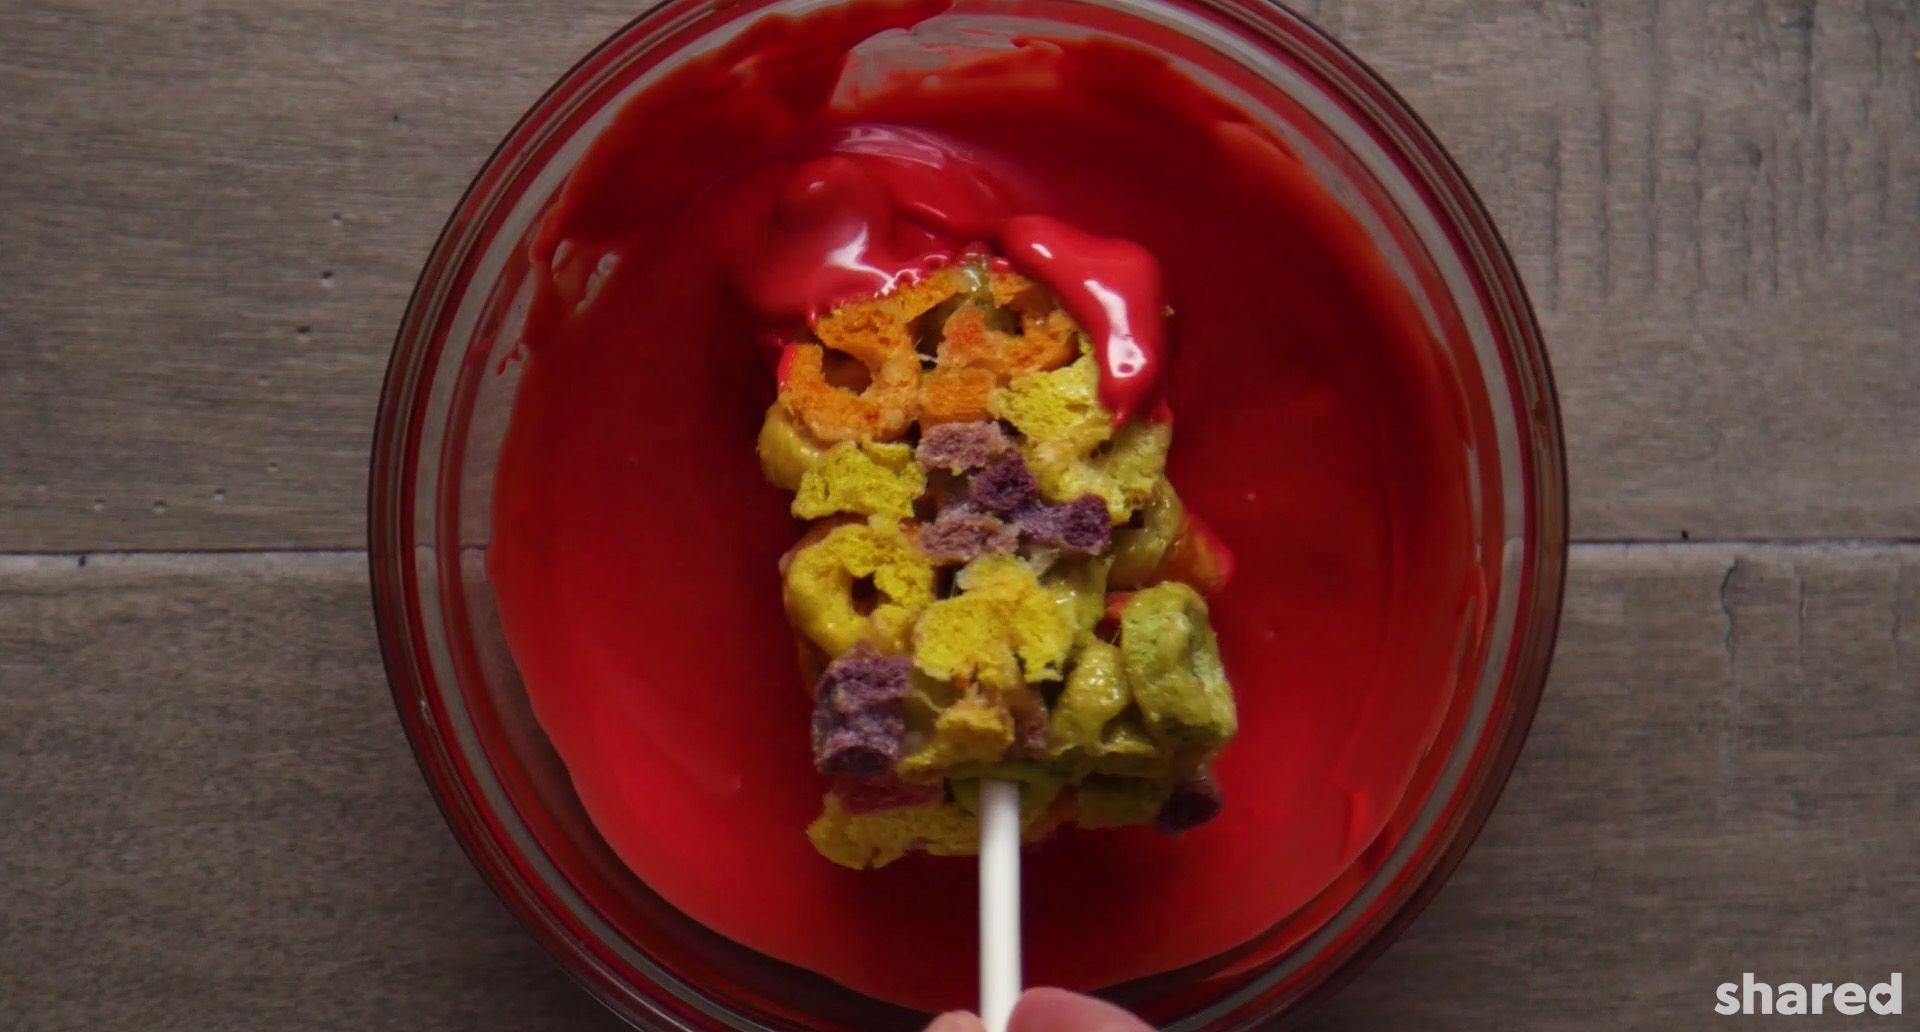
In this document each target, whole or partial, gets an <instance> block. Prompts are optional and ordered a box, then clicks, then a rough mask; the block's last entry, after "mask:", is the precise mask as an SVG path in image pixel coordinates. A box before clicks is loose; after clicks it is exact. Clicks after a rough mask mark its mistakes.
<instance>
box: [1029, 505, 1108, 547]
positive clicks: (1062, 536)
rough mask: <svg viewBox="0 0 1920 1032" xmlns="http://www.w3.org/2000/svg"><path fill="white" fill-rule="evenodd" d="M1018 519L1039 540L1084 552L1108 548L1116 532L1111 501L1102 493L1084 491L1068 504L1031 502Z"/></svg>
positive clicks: (1050, 545)
mask: <svg viewBox="0 0 1920 1032" xmlns="http://www.w3.org/2000/svg"><path fill="white" fill-rule="evenodd" d="M1016 519H1017V520H1018V521H1019V523H1020V529H1021V530H1022V531H1025V532H1026V535H1027V537H1028V538H1029V539H1030V540H1031V541H1033V542H1034V543H1035V544H1038V545H1041V546H1044V547H1047V548H1057V549H1060V550H1061V551H1063V552H1075V553H1078V554H1080V555H1097V554H1099V553H1100V552H1103V551H1105V550H1106V547H1107V543H1108V542H1109V541H1110V540H1111V539H1112V535H1113V527H1112V525H1111V523H1109V522H1108V519H1107V503H1106V502H1105V501H1104V500H1102V499H1101V498H1100V496H1099V495H1091V494H1089V495H1081V496H1080V497H1078V498H1076V499H1074V500H1073V501H1071V502H1068V503H1066V504H1065V505H1035V506H1030V507H1028V508H1026V509H1022V510H1021V511H1020V513H1019V514H1018V516H1017V517H1016Z"/></svg>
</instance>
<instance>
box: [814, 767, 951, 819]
mask: <svg viewBox="0 0 1920 1032" xmlns="http://www.w3.org/2000/svg"><path fill="white" fill-rule="evenodd" d="M833 794H834V795H836V796H839V797H840V806H841V808H842V809H844V810H846V811H847V812H848V813H851V814H862V813H882V812H884V811H887V810H901V809H905V808H907V807H911V806H931V805H933V804H934V803H937V802H939V801H940V799H941V797H942V796H943V794H944V793H943V792H942V790H941V787H940V785H939V783H938V782H936V783H934V784H931V785H916V784H913V783H912V782H909V781H902V780H900V779H899V778H897V777H894V776H893V775H892V774H891V773H888V774H886V775H883V776H881V777H868V778H860V777H838V778H835V779H834V782H833Z"/></svg>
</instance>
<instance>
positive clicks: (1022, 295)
mask: <svg viewBox="0 0 1920 1032" xmlns="http://www.w3.org/2000/svg"><path fill="white" fill-rule="evenodd" d="M987 292H988V293H989V294H991V295H993V303H994V304H996V305H999V306H1000V307H1002V308H1011V309H1013V310H1014V311H1016V312H1019V313H1021V314H1022V315H1025V314H1028V313H1034V314H1039V313H1041V312H1045V311H1046V310H1047V309H1048V308H1051V307H1052V302H1051V300H1050V299H1049V298H1048V297H1047V292H1046V290H1045V289H1044V288H1042V287H1041V286H1040V284H1038V283H1035V282H1034V281H1032V280H1030V279H1028V278H1026V277H1025V276H1022V275H1020V274H1019V273H1017V272H993V273H988V274H987Z"/></svg>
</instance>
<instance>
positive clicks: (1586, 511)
mask: <svg viewBox="0 0 1920 1032" xmlns="http://www.w3.org/2000/svg"><path fill="white" fill-rule="evenodd" d="M1303 6H1304V7H1305V8H1306V9H1307V11H1308V13H1310V14H1311V15H1313V16H1315V17H1317V18H1318V19H1319V20H1320V21H1321V23H1322V24H1324V25H1326V26H1327V27H1328V28H1329V29H1331V30H1333V31H1334V32H1335V33H1337V34H1338V35H1340V36H1341V37H1342V38H1343V39H1344V40H1346V41H1347V42H1348V43H1349V44H1351V45H1352V46H1353V47H1354V48H1355V49H1356V50H1358V51H1359V53H1360V54H1361V55H1362V56H1364V57H1365V58H1366V59H1367V60H1369V61H1371V62H1373V63H1374V64H1375V65H1376V66H1377V67H1379V68H1380V69H1381V70H1382V71H1383V72H1385V73H1386V74H1387V75H1388V77H1389V78H1391V79H1392V80H1393V81H1394V82H1395V83H1396V84H1397V85H1398V86H1399V88H1400V89H1401V90H1402V91H1403V92H1404V93H1405V94H1406V95H1407V96H1408V97H1409V98H1410V99H1411V101H1412V102H1413V104H1414V106H1415V107H1416V108H1417V109H1418V110H1419V111H1420V112H1421V113H1422V114H1423V115H1425V116H1426V117H1427V118H1428V119H1429V120H1430V121H1431V123H1432V124H1433V126H1434V127H1435V129H1436V130H1437V131H1438V133H1439V135H1440V136H1441V138H1442V139H1444V140H1445V141H1446V142H1447V143H1448V145H1449V146H1450V147H1451V148H1452V149H1453V152H1454V154H1455V155H1456V156H1457V157H1458V158H1459V159H1460V161H1461V162H1462V163H1463V164H1464V165H1465V167H1466V168H1467V171H1468V172H1469V174H1470V175H1471V177H1472V179H1473V181H1474V182H1475V183H1476V184H1477V186H1478V187H1479V189H1480V191H1481V193H1482V194H1483V196H1485V198H1486V199H1487V201H1488V203H1489V204H1490V205H1491V206H1492V208H1493V210H1494V212H1495V213H1496V215H1497V216H1498V218H1499V222H1500V224H1501V226H1502V228H1503V230H1504V231H1505V233H1506V234H1507V239H1508V241H1509V243H1510V244H1511V245H1512V246H1513V248H1514V250H1515V252H1516V254H1517V256H1518V260H1519V264H1520V267H1521V269H1522V271H1523V272H1524V273H1525V275H1526V277H1527V280H1528V282H1529V284H1530V285H1531V287H1532V289H1533V291H1534V295H1535V297H1536V298H1537V301H1538V305H1539V309H1540V315H1541V317H1542V319H1543V320H1544V322H1545V325H1546V329H1547V333H1548V337H1549V339H1550V341H1551V342H1552V347H1553V358H1554V362H1555V367H1556V371H1557V373H1558V376H1559V383H1560V390H1561V396H1562V400H1563V402H1564V405H1565V410H1566V427H1567V437H1568V442H1569V448H1570V451H1571V461H1572V476H1573V484H1574V494H1573V527H1574V532H1575V535H1576V537H1577V539H1578V542H1579V543H1578V544H1576V545H1575V546H1574V549H1573V561H1572V576H1571V581H1570V584H1569V589H1568V594H1567V609H1566V620H1565V630H1564V633H1563V636H1562V640H1561V644H1560V650H1559V657H1558V660H1557V662H1556V665H1555V671H1554V676H1553V681H1552V684H1551V686H1550V689H1549V691H1548V695H1547V698H1546V702H1545V704H1544V705H1543V706H1542V708H1541V711H1540V718H1539V722H1538V724H1537V726H1536V730H1535V732H1534V735H1533V738H1532V741H1531V744H1530V745H1529V746H1528V748H1527V751H1526V754H1525V756H1524V758H1523V759H1522V760H1521V763H1520V766H1519V769H1518V771H1517V773H1516V775H1515V777H1514V780H1513V783H1512V786H1511V787H1510V789H1509V790H1508V792H1507V795H1506V798H1505V800H1504V801H1503V802H1502V804H1501V806H1500V808H1499V810H1498V811H1497V812H1496V814H1495V815H1494V818H1493V820H1492V822H1491V824H1490V825H1489V826H1488V828H1487V831H1486V834H1485V836H1484V837H1483V838H1482V840H1481V841H1480V843H1479V845H1478V846H1477V847H1476V848H1475V850H1474V851H1473V853H1472V854H1471V855H1470V856H1469V858H1468V859H1467V861H1466V864H1465V866H1464V867H1463V868H1462V869H1461V870H1460V873H1459V875H1458V876H1457V877H1456V878H1455V879H1454V880H1453V882H1452V884H1451V885H1450V886H1449V887H1448V888H1447V889H1446V890H1445V891H1444V892H1443V893H1442V894H1441V895H1440V897H1439V899H1438V901H1437V902H1436V903H1435V904H1434V905H1433V907H1432V908H1431V909H1430V910H1429V912H1428V913H1427V914H1426V915H1425V916H1424V917H1423V918H1421V919H1420V921H1419V922H1418V923H1417V924H1416V925H1415V926H1414V928H1413V929H1412V931H1411V933H1410V934H1409V935H1408V936H1407V937H1406V938H1405V939H1404V940H1403V941H1402V942H1401V943H1400V944H1399V945H1398V946H1396V947H1395V948H1394V949H1393V950H1391V951H1390V952H1389V953H1388V954H1387V955H1386V957H1385V958H1384V959H1383V960H1381V962H1380V963H1378V964H1377V965H1375V966H1374V967H1373V969H1372V970H1371V971H1369V972H1368V973H1367V974H1366V975H1365V976H1363V977H1362V978H1361V979H1360V981H1359V982H1358V983H1357V984H1355V985H1354V986H1353V987H1352V988H1351V989H1349V990H1348V991H1347V992H1346V993H1345V994H1344V995H1342V996H1341V997H1340V998H1339V999H1338V1000H1337V1001H1336V1002H1334V1003H1333V1005H1332V1006H1331V1007H1330V1008H1329V1009H1328V1010H1327V1011H1325V1012H1324V1014H1323V1015H1322V1016H1321V1017H1320V1018H1318V1019H1317V1022H1316V1024H1315V1025H1314V1027H1315V1028H1317V1029H1322V1030H1332V1029H1439V1030H1444V1029H1480V1028H1496V1029H1513V1028H1550V1029H1615V1028H1628V1027H1633V1028H1681V1027H1693V1026H1696V1025H1700V1024H1704V1023H1705V1022H1707V1021H1710V1020H1713V1019H1711V1018H1709V1017H1708V1015H1710V1014H1711V1007H1712V1003H1713V991H1714V987H1715V986H1716V985H1717V984H1719V983H1720V982H1722V981H1725V980H1728V979H1737V978H1738V977H1739V975H1740V973H1741V972H1743V971H1753V972H1756V973H1757V974H1758V975H1759V976H1760V977H1762V978H1765V979H1768V980H1771V981H1776V982H1778V981H1789V980H1793V981H1808V982H1810V981H1815V980H1820V981H1863V982H1870V981H1875V980H1878V979H1880V978H1884V977H1885V975H1886V974H1887V973H1888V972H1889V971H1893V970H1901V971H1904V972H1905V974H1906V980H1907V982H1908V997H1909V999H1908V1001H1907V1008H1908V1011H1909V1013H1913V1012H1914V1011H1916V1010H1920V999H1914V998H1913V997H1915V996H1916V995H1917V994H1920V987H1917V986H1915V985H1914V984H1913V983H1914V982H1915V981H1916V980H1920V862H1917V861H1920V692H1916V690H1915V689H1916V686H1917V685H1920V539H1916V535H1920V339H1916V327H1920V131H1917V129H1920V56H1917V55H1916V48H1920V4H1916V3H1914V2H1913V0H1822V2H1815V0H1671V2H1668V3H1665V4H1661V3H1658V2H1655V0H1395V2H1389V0H1371V2H1361V0H1351V2H1341V0H1320V2H1312V3H1305V4H1303ZM634 7H635V5H634V4H633V3H631V2H610V0H576V2H570V3H566V4H550V3H537V2H533V0H517V2H502V3H486V4H479V3H471V2H465V0H383V2H378V3H368V2H356V0H253V2H244V0H224V2H222V0H198V2H197V0H153V2H148V3H143V4H132V3H127V2H126V0H16V2H13V3H8V4H5V5H0V551H4V552H5V553H6V554H5V555H4V557H0V818H3V819H4V827H5V829H6V830H5V833H4V835H3V836H0V1025H4V1026H6V1027H8V1028H14V1029H32V1030H52V1029H81V1028H86V1029H114V1028H140V1029H144V1030H161V1029H211V1028H236V1029H241V1028H243V1029H258V1030H267V1029H280V1028H285V1029H315V1028H351V1029H375V1028H394V1029H409V1030H415V1029H466V1028H489V1029H492V1028H499V1029H604V1028H609V1027H611V1024H612V1023H611V1021H610V1019H608V1018H606V1017H605V1016H604V1015H602V1014H601V1013H600V1012H599V1011H598V1009H597V1008H596V1006H595V1005H594V1004H593V1003H591V1002H590V1001H589V1000H588V998H587V997H586V996H585V995H584V994H583V993H581V992H579V991H577V990H575V989H574V987H573V986H572V985H571V984H570V983H569V982H568V981H567V979H566V978H565V977H564V976H563V975H562V974H561V973H560V972H559V971H558V970H557V969H556V968H554V967H553V966H551V965H550V964H549V963H548V962H547V961H546V960H545V959H544V958H543V957H542V956H541V955H540V953H539V951H538V950H537V949H536V948H535V946H534V945H533V943H532V942H531V940H530V939H528V938H527V937H526V936H525V935H523V934H522V933H521V932H520V931H519V930H518V929H517V928H516V927H515V926H514V924H513V922H512V921H511V920H510V919H509V918H508V916H507V914H506V913H505V911H504V910H503V909H502V908H501V907H500V906H499V905H498V904H497V903H496V902H495V901H494V900H493V899H492V897H491V896H490V895H489V893H488V891H487V889H486V888H485V887H484V886H483V885H482V884H481V882H480V880H479V878H478V877H477V876H476V875H475V874H474V873H473V871H472V870H471V869H470V868H469V867H468V865H467V863H466V861H465V860H464V859H463V858H462V856H461V855H460V854H459V852H458V850H457V849H456V848H455V846H454V844H453V842H452V839H451V837H450V836H449V835H448V833H447V832H446V831H445V830H444V828H443V827H442V826H441V823H440V821H439V818H438V816H437V815H436V813H435V810H434V807H433V804H432V802H431V801H430V800H429V798H428V796H427V793H426V790H425V788H424V787H423V785H422V782H421V780H420V778H419V775H418V774H417V772H416V771H415V769H414V766H413V762H412V760H411V758H410V756H409V755H408V752H407V749H406V746H405V744H404V742H403V741H402V738H401V735H400V733H399V730H398V727H397V725H396V722H395V720H394V718H393V715H392V712H391V709H390V703H389V702H388V699H387V693H386V689H385V686H384V683H383V677H382V673H381V668H380V664H379V660H378V657H377V654H376V648H375V644H374V636H373V628H372V623H371V619H370V617H369V611H368V601H367V590H366V584H365V580H366V569H365V565H366V564H365V561H364V557H363V555H362V553H361V552H360V549H361V548H362V542H363V536H362V491H363V481H364V479H365V457H366V452H367V446H368V437H369V433H370V426H371V422H372V413H373V406H374V400H375V397H376V394H377V392H378V389H379V383H380V376H381V373H382V370H383V368H384V366H385V363H386V358H387V348H388V344H389V341H390V339H391V336H392V331H393V328H394V326H395V325H396V323H397V322H398V319H399V316H400V311H401V308H402V305H403V304H404V302H405V299H406V296H407V292H408V289H409V287H410V286H411V284H412V280H413V276H414V274H415V272H416V270H417V269H418V267H419V264H420V262H421V260H422V259H423V257H424V255H425V254H426V251H427V248H428V246H429V244H430V243H431V241H432V239H433V236H434V234H435V232H436V231H437V230H438V229H439V226H440V223H441V220H442V218H443V217H444V216H445V214H446V212H447V211H448V210H449V208H450V206H451V205H452V204H453V202H454V200H455V199H456V198H457V197H458V195H459V193H460V190H461V189H462V187H463V186H464V185H465V183H466V181H467V179H468V177H469V176H470V175H471V174H472V173H473V172H474V170H475V169H476V168H477V167H478V165H479V163H480V162H481V161H482V159H484V158H485V156H486V154H487V152H488V150H489V148H490V147H491V146H492V144H493V143H494V141H495V140H496V139H497V138H498V137H499V136H500V135H501V134H502V133H503V132H504V131H505V130H506V128H507V127H508V125H509V123H510V122H511V120H512V119H513V118H514V117H515V115H517V113H518V112H519V111H521V110H522V109H523V108H524V107H525V106H526V105H527V104H528V103H529V102H530V101H531V100H532V99H533V98H534V97H535V96H536V95H537V93H538V92H539V91H540V90H541V89H542V88H543V87H544V86H545V85H546V84H547V83H548V82H549V81H551V80H552V79H553V78H554V77H555V76H556V75H557V74H559V73H560V72H561V71H563V70H564V69H565V68H566V67H567V65H568V64H569V62H570V61H571V60H572V59H573V58H574V57H575V56H576V55H578V54H579V53H581V52H582V51H583V50H584V49H585V48H587V47H588V46H590V45H591V44H593V43H594V42H595V41H597V40H599V39H600V38H601V37H602V36H604V35H605V34H606V33H607V32H609V31H610V30H611V29H613V28H614V27H615V26H617V25H618V24H620V22H621V21H622V20H623V19H624V18H625V17H627V16H628V15H629V14H630V13H632V11H633V10H634ZM1832 1020H1834V1019H1831V1018H1829V1019H1806V1020H1805V1021H1804V1022H1803V1023H1802V1024H1800V1025H1796V1026H1795V1027H1807V1028H1816V1027H1842V1026H1835V1025H1831V1024H1822V1022H1823V1021H1828V1022H1830V1021H1832ZM1905 1020H1908V1021H1912V1020H1913V1019H1912V1018H1907V1019H1905ZM1897 1024H1898V1020H1897V1019H1896V1020H1893V1021H1889V1020H1888V1019H1879V1021H1878V1022H1877V1023H1876V1022H1874V1020H1873V1019H1858V1027H1863V1028H1864V1027H1872V1028H1883V1027H1888V1028H1890V1027H1895V1026H1896V1025H1897ZM1848 1027H1850V1026H1848Z"/></svg>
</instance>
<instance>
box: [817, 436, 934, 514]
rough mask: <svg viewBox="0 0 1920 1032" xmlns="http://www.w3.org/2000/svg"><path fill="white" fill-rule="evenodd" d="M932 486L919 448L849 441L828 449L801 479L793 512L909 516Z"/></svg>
mask: <svg viewBox="0 0 1920 1032" xmlns="http://www.w3.org/2000/svg"><path fill="white" fill-rule="evenodd" d="M926 489H927V475H926V473H925V472H924V471H922V470H921V468H920V465H919V463H916V462H914V461H913V447H912V446H911V445H906V444H878V443H874V442H872V441H861V442H859V443H855V442H852V441H843V442H841V443H839V444H836V445H834V446H833V447H831V448H829V449H827V450H826V452H825V453H824V454H822V455H821V456H820V457H819V459H818V460H817V461H815V462H814V463H813V464H812V465H811V466H809V467H808V469H807V471H806V473H805V474H803V475H802V476H801V478H800V484H799V488H798V490H797V491H796V492H795V494H794V496H793V514H794V515H795V516H798V517H800V518H801V519H803V520H811V519H818V518H820V517H822V516H832V515H833V514H835V513H841V512H850V513H857V514H859V515H862V516H886V517H890V518H892V519H895V520H905V519H909V518H911V517H912V516H913V503H914V500H915V499H917V498H919V497H920V493H921V492H922V491H925V490H926Z"/></svg>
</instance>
